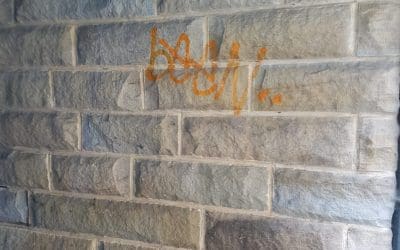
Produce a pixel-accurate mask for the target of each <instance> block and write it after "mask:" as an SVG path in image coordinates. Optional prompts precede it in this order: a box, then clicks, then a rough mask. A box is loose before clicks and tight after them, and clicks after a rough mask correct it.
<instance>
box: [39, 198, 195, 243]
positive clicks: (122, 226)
mask: <svg viewBox="0 0 400 250" xmlns="http://www.w3.org/2000/svg"><path fill="white" fill-rule="evenodd" d="M32 208H33V209H32V210H33V214H32V223H33V225H34V226H38V227H45V228H48V229H57V230H65V231H71V232H82V233H93V234H96V235H101V236H103V235H104V236H112V237H118V238H126V239H131V240H139V241H144V242H152V243H160V244H165V245H170V246H176V247H193V248H194V247H196V246H197V245H198V239H199V212H198V211H197V210H190V209H187V208H178V207H169V206H160V205H151V204H137V203H132V202H125V201H109V200H96V199H80V198H68V197H61V196H52V195H45V194H33V195H32Z"/></svg>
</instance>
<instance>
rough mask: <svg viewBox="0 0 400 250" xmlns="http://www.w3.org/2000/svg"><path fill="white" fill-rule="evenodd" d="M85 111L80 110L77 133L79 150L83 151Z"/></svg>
mask: <svg viewBox="0 0 400 250" xmlns="http://www.w3.org/2000/svg"><path fill="white" fill-rule="evenodd" d="M82 116H83V113H81V112H79V113H78V123H77V129H78V131H77V135H78V150H79V151H82V150H83V145H82V140H83V139H82V138H83V129H82V122H83V117H82Z"/></svg>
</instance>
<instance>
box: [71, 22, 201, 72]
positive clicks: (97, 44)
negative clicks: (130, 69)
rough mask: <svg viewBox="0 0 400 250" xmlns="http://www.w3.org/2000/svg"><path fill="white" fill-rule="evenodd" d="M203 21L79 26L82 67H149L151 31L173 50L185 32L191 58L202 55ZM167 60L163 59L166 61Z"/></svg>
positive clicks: (79, 50)
mask: <svg viewBox="0 0 400 250" xmlns="http://www.w3.org/2000/svg"><path fill="white" fill-rule="evenodd" d="M202 23H203V21H202V19H183V20H175V21H170V22H163V23H117V24H101V25H88V26H80V27H79V28H78V30H77V36H78V63H79V64H89V65H91V64H96V65H103V64H105V65H110V64H117V65H121V64H133V63H137V64H140V63H142V64H143V63H148V60H149V58H150V41H151V39H150V30H151V29H152V28H153V27H156V28H157V29H158V32H157V38H163V39H165V40H166V41H167V42H168V43H169V44H170V45H171V46H173V47H174V46H175V43H176V40H177V39H178V38H179V35H180V34H181V33H182V32H185V33H186V34H187V35H188V36H189V37H190V38H195V39H193V40H192V41H191V43H190V51H191V56H193V57H194V58H199V57H200V56H201V55H202V51H203V49H202V46H203V45H202V40H201V39H196V38H198V37H201V36H202ZM163 59H164V58H163Z"/></svg>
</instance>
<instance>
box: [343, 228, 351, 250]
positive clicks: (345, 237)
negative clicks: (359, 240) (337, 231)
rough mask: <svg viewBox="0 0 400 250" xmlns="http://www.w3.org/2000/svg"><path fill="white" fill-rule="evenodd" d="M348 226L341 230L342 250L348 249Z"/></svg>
mask: <svg viewBox="0 0 400 250" xmlns="http://www.w3.org/2000/svg"><path fill="white" fill-rule="evenodd" d="M349 228H350V227H349V226H348V225H345V226H344V229H343V232H342V233H343V243H342V248H343V249H345V250H348V249H349Z"/></svg>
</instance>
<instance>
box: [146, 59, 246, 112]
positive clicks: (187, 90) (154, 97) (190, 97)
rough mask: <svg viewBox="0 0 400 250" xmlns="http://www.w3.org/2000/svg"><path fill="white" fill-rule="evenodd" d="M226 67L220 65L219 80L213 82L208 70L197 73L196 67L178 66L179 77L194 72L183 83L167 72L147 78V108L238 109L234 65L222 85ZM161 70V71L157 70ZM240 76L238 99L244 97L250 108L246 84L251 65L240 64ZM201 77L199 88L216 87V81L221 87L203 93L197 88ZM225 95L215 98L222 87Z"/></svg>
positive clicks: (237, 87)
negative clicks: (206, 74) (153, 77)
mask: <svg viewBox="0 0 400 250" xmlns="http://www.w3.org/2000/svg"><path fill="white" fill-rule="evenodd" d="M205 70H207V71H208V72H211V68H206V69H205ZM225 70H226V68H218V70H217V71H216V74H215V82H214V83H210V82H209V81H208V80H207V79H206V76H205V74H203V73H202V72H200V73H198V74H197V75H196V74H195V71H194V70H190V71H189V70H176V71H175V74H174V75H175V77H177V78H181V77H184V76H185V74H190V75H191V77H189V78H188V80H187V81H185V82H184V83H182V84H176V83H175V82H174V81H172V80H171V79H170V77H169V76H168V75H167V76H165V77H163V78H161V79H159V80H156V81H149V80H148V79H147V78H146V81H145V85H144V86H145V94H144V97H145V108H146V109H200V110H210V109H211V110H221V109H225V110H232V109H234V106H233V105H234V102H233V100H232V91H233V87H232V85H233V81H232V79H233V75H234V71H233V68H229V69H227V71H226V72H227V73H228V72H229V76H228V77H227V79H226V82H225V86H224V88H222V87H221V82H222V80H223V76H224V72H225ZM158 73H160V72H157V74H158ZM237 74H238V79H237V83H236V84H237V85H236V91H237V95H238V99H237V101H239V100H240V97H241V96H245V98H243V99H244V100H245V101H244V105H243V108H242V109H243V110H246V109H248V107H247V93H246V92H245V91H246V88H247V87H248V70H247V67H239V68H238V69H237ZM196 80H197V84H198V87H197V90H207V89H211V88H213V86H215V85H214V84H217V86H218V87H217V88H216V89H215V90H214V91H212V92H211V93H210V94H209V95H206V96H201V95H199V94H198V93H196V92H195V91H194V90H193V83H194V82H195V81H196ZM220 89H221V90H223V92H221V93H222V94H221V96H220V97H219V98H218V99H215V95H216V93H217V92H219V90H220Z"/></svg>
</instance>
